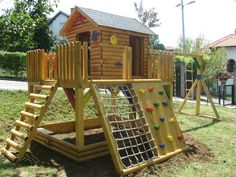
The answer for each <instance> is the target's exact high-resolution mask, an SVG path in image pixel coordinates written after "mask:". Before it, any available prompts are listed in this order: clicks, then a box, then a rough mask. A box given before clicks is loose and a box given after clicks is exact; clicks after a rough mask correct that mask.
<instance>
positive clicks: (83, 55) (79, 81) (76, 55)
mask: <svg viewBox="0 0 236 177" xmlns="http://www.w3.org/2000/svg"><path fill="white" fill-rule="evenodd" d="M56 55H57V82H58V84H59V86H62V87H67V88H72V87H82V85H83V84H84V83H85V82H87V81H88V45H87V43H84V44H83V46H82V45H81V43H80V42H71V43H67V44H64V45H58V46H57V54H56Z"/></svg>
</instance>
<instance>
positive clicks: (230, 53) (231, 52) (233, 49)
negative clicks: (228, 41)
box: [226, 47, 236, 61]
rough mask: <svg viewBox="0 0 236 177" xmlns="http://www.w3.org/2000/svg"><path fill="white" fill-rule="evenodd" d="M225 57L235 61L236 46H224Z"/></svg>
mask: <svg viewBox="0 0 236 177" xmlns="http://www.w3.org/2000/svg"><path fill="white" fill-rule="evenodd" d="M226 50H227V58H228V59H234V60H235V61H236V47H226Z"/></svg>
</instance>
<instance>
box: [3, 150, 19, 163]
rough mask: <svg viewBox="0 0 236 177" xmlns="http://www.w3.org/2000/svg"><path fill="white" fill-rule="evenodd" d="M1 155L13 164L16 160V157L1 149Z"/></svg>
mask: <svg viewBox="0 0 236 177" xmlns="http://www.w3.org/2000/svg"><path fill="white" fill-rule="evenodd" d="M2 154H3V155H4V156H5V157H6V158H7V159H8V160H9V161H11V162H12V163H15V162H16V160H17V157H16V156H15V155H14V154H12V153H11V152H10V151H8V150H6V149H2Z"/></svg>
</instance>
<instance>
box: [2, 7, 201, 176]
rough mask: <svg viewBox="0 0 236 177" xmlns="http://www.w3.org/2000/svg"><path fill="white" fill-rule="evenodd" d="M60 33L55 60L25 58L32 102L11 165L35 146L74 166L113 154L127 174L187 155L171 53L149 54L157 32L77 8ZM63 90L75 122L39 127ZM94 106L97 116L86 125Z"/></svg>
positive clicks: (11, 144)
mask: <svg viewBox="0 0 236 177" xmlns="http://www.w3.org/2000/svg"><path fill="white" fill-rule="evenodd" d="M61 35H63V36H66V37H67V39H68V40H69V41H70V42H69V43H67V44H64V45H58V46H57V48H56V54H47V53H45V52H44V50H41V49H38V50H33V51H29V52H28V53H27V78H28V85H29V101H28V102H26V103H25V107H24V110H23V111H21V112H20V118H19V120H17V121H16V125H15V127H14V128H13V129H12V130H11V131H10V133H11V136H10V137H9V138H8V139H7V140H6V145H5V147H4V148H3V149H2V154H3V155H4V156H5V157H6V158H7V159H9V160H10V161H11V162H12V163H18V162H20V161H21V160H22V159H23V157H24V154H25V153H26V151H27V148H28V147H29V145H30V143H31V141H32V140H35V141H37V142H39V143H40V144H42V145H44V146H46V147H48V148H49V149H52V150H54V151H56V152H58V153H60V154H63V155H64V156H66V157H68V158H70V159H73V160H75V161H84V160H88V159H94V158H98V157H102V156H105V155H107V154H111V156H112V159H113V162H114V166H115V168H116V170H117V172H118V173H120V174H122V175H126V174H128V173H131V172H134V171H137V170H139V169H141V168H143V167H145V166H147V165H151V164H154V163H157V162H160V161H163V160H165V159H167V158H169V157H171V156H173V155H175V154H177V153H179V152H182V151H183V150H185V149H186V144H185V141H184V137H183V135H182V133H181V130H180V128H179V126H178V122H177V120H176V117H175V115H174V113H173V110H172V93H173V89H172V88H173V55H174V54H173V53H171V52H167V51H162V52H160V51H154V50H150V49H149V47H148V41H149V35H153V32H152V31H150V30H149V29H148V28H146V27H145V26H143V25H142V24H140V23H139V22H137V21H136V20H134V19H130V18H126V17H120V16H116V15H112V14H107V13H104V12H100V11H96V10H91V9H86V8H79V7H75V8H74V10H73V12H72V14H71V15H70V17H69V19H68V21H67V22H66V23H65V25H64V27H63V28H62V31H61ZM79 41H82V42H83V43H82V44H81V42H79ZM198 80H199V79H198ZM59 87H61V88H63V90H64V92H65V95H66V96H67V97H68V100H69V102H70V103H71V105H72V107H73V108H74V111H75V121H72V122H61V123H54V124H46V125H40V122H41V120H42V119H43V118H44V115H45V112H46V111H47V109H48V106H49V104H50V102H51V100H52V99H53V96H54V94H55V93H56V91H57V89H58V88H59ZM91 100H92V101H93V103H94V109H93V110H94V112H95V114H94V115H97V117H96V118H94V117H91V118H88V119H85V118H84V114H85V112H84V107H85V105H86V104H87V103H88V102H89V101H91ZM90 130H94V131H92V132H93V134H91V133H90V134H89V133H88V131H90ZM62 134H63V135H64V136H63V137H64V138H59V137H61V136H59V137H58V136H57V135H62ZM67 134H70V137H65V136H66V135H67ZM71 135H73V137H71ZM96 136H99V138H96ZM95 140H96V141H95Z"/></svg>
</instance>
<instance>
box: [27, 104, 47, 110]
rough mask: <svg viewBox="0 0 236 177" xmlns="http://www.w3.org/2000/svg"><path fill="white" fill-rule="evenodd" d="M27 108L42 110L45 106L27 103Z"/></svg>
mask: <svg viewBox="0 0 236 177" xmlns="http://www.w3.org/2000/svg"><path fill="white" fill-rule="evenodd" d="M25 106H26V107H29V108H32V109H39V110H40V109H42V108H43V107H44V106H43V105H41V104H35V103H30V102H26V103H25Z"/></svg>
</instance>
